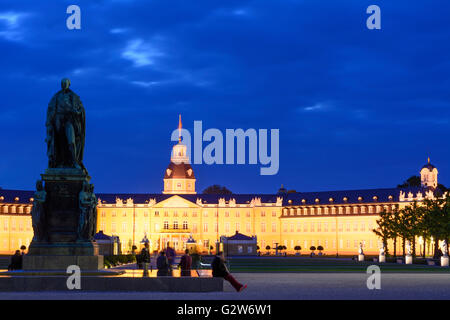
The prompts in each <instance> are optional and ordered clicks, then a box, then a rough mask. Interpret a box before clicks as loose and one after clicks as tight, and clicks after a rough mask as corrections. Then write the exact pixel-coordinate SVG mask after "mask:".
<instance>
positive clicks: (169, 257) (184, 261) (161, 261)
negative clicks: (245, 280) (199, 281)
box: [137, 243, 247, 292]
mask: <svg viewBox="0 0 450 320" xmlns="http://www.w3.org/2000/svg"><path fill="white" fill-rule="evenodd" d="M174 261H175V250H174V249H173V248H171V247H170V246H169V245H168V246H167V248H166V250H163V251H161V252H160V253H159V255H158V258H156V268H157V269H158V272H157V276H158V277H160V276H172V271H173V265H174ZM150 262H151V258H150V252H149V246H148V243H146V244H145V246H144V248H143V249H142V250H141V253H140V254H139V256H138V259H137V263H138V266H141V267H142V269H143V276H144V277H146V276H148V267H149V265H150ZM178 267H179V269H180V275H181V276H182V277H190V276H191V268H192V257H191V256H190V255H189V249H186V250H185V251H184V254H183V255H182V256H181V259H180V262H179V263H178ZM211 269H212V276H213V277H220V278H224V279H225V280H227V281H228V282H229V283H230V284H231V285H232V286H233V288H234V289H235V290H236V291H238V292H241V291H242V290H244V289H245V288H247V285H246V284H242V283H240V282H239V281H237V280H236V279H235V278H234V277H233V276H232V275H231V273H230V271H229V270H228V267H227V265H226V261H225V256H224V254H223V252H219V253H218V254H217V255H216V256H215V257H214V259H213V261H212V263H211Z"/></svg>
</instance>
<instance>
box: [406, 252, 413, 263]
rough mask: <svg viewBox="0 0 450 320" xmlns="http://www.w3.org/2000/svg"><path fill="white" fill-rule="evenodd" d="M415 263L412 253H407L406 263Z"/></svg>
mask: <svg viewBox="0 0 450 320" xmlns="http://www.w3.org/2000/svg"><path fill="white" fill-rule="evenodd" d="M412 263H413V256H412V255H410V254H407V255H406V256H405V264H412Z"/></svg>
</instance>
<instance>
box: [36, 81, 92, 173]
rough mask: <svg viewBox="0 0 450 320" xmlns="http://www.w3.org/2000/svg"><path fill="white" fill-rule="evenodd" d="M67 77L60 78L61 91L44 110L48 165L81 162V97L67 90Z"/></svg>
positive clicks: (72, 165) (76, 165)
mask: <svg viewBox="0 0 450 320" xmlns="http://www.w3.org/2000/svg"><path fill="white" fill-rule="evenodd" d="M69 87H70V80H69V79H62V80H61V88H62V89H61V90H60V91H58V92H57V93H56V94H55V95H54V96H53V98H52V99H51V100H50V103H49V104H48V109H47V121H46V124H45V125H46V128H47V138H46V142H47V155H48V167H49V168H76V169H82V170H83V171H85V172H86V169H85V167H84V165H83V152H84V140H85V131H86V121H85V120H86V116H85V110H84V107H83V104H82V103H81V100H80V97H79V96H78V95H76V94H75V93H74V92H73V91H72V90H70V89H69Z"/></svg>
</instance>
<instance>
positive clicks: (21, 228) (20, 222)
mask: <svg viewBox="0 0 450 320" xmlns="http://www.w3.org/2000/svg"><path fill="white" fill-rule="evenodd" d="M19 231H23V221H19Z"/></svg>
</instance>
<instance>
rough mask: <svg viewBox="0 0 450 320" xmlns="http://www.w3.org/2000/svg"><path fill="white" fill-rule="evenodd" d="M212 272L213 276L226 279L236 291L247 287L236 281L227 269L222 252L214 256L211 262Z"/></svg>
mask: <svg viewBox="0 0 450 320" xmlns="http://www.w3.org/2000/svg"><path fill="white" fill-rule="evenodd" d="M211 267H212V274H213V277H221V278H224V279H225V280H227V281H228V282H229V283H230V284H231V285H232V286H233V288H234V289H236V291H237V292H241V291H242V290H244V289H246V288H247V285H246V284H245V285H243V284H241V283H240V282H238V281H237V280H236V279H235V278H234V277H233V276H232V275H231V273H230V271H228V268H227V266H226V264H225V257H224V255H223V252H222V251H221V252H219V253H218V254H217V256H215V257H214V260H213V262H212V263H211Z"/></svg>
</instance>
